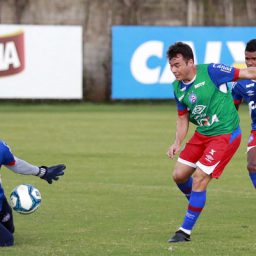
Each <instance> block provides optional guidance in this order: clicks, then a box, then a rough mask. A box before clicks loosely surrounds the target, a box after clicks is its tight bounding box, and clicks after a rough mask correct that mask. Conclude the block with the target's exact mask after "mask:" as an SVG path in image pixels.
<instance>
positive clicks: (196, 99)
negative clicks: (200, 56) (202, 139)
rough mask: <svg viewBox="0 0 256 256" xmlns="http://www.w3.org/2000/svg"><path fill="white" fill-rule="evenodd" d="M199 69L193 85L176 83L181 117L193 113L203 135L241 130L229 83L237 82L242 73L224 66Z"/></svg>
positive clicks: (212, 65)
mask: <svg viewBox="0 0 256 256" xmlns="http://www.w3.org/2000/svg"><path fill="white" fill-rule="evenodd" d="M196 69H197V70H196V76H195V78H194V79H193V81H191V82H190V83H188V84H187V83H184V82H182V81H175V82H174V83H173V88H174V95H175V99H176V102H177V110H178V114H179V115H183V114H185V113H189V120H190V122H192V123H193V124H195V125H197V129H196V130H197V132H199V133H201V134H204V135H208V136H214V135H220V134H229V133H232V132H233V131H234V130H235V129H236V128H237V127H238V126H239V116H238V113H237V110H236V108H235V106H234V103H233V98H232V95H231V93H230V90H229V88H228V86H227V82H231V81H235V80H236V79H237V78H238V74H239V70H238V69H236V68H234V67H229V66H226V65H223V64H201V65H197V66H196Z"/></svg>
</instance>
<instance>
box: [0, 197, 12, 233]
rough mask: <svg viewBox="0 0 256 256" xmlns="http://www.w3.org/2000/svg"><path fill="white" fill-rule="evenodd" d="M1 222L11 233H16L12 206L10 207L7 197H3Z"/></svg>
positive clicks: (0, 214) (0, 213)
mask: <svg viewBox="0 0 256 256" xmlns="http://www.w3.org/2000/svg"><path fill="white" fill-rule="evenodd" d="M0 222H1V223H2V225H4V226H5V227H6V228H7V229H8V230H9V231H10V232H11V233H14V229H15V228H14V223H13V214H12V208H11V207H10V205H9V203H8V201H7V199H6V197H4V199H3V203H2V210H1V212H0Z"/></svg>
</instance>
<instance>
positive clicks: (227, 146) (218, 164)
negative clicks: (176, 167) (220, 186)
mask: <svg viewBox="0 0 256 256" xmlns="http://www.w3.org/2000/svg"><path fill="white" fill-rule="evenodd" d="M240 142H241V130H240V127H238V128H237V129H236V130H235V131H234V132H233V133H231V134H223V135H216V136H205V135H202V134H200V133H198V132H195V133H194V135H193V136H192V138H191V139H190V140H189V141H188V142H187V143H186V145H185V148H184V149H183V150H182V151H181V153H180V156H179V159H178V161H179V162H181V163H184V164H186V165H189V166H192V167H194V168H196V167H199V168H200V169H201V170H202V171H204V172H205V173H207V174H209V175H211V176H212V177H213V178H219V177H220V175H221V174H222V172H223V170H224V168H225V166H226V165H227V164H228V162H229V161H230V159H231V158H232V157H233V155H234V154H235V152H236V150H237V149H238V147H239V145H240Z"/></svg>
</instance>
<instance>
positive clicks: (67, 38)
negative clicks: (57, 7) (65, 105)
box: [0, 25, 83, 99]
mask: <svg viewBox="0 0 256 256" xmlns="http://www.w3.org/2000/svg"><path fill="white" fill-rule="evenodd" d="M82 57H83V53H82V27H81V26H33V25H0V84H1V86H0V98H2V99H82V98H83V93H82V92H83V88H82V70H83V66H82V63H83V61H82Z"/></svg>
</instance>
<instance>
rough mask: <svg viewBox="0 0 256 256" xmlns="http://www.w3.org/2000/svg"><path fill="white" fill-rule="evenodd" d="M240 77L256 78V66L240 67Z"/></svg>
mask: <svg viewBox="0 0 256 256" xmlns="http://www.w3.org/2000/svg"><path fill="white" fill-rule="evenodd" d="M238 79H252V80H256V68H255V67H249V68H243V69H240V70H239V75H238Z"/></svg>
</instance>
